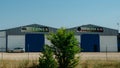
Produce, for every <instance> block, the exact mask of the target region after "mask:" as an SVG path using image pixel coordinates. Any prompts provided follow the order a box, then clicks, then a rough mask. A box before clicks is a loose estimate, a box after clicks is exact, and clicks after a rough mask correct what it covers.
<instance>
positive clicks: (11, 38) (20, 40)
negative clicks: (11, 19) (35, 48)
mask: <svg viewBox="0 0 120 68" xmlns="http://www.w3.org/2000/svg"><path fill="white" fill-rule="evenodd" d="M16 47H21V48H25V35H8V49H14V48H16Z"/></svg>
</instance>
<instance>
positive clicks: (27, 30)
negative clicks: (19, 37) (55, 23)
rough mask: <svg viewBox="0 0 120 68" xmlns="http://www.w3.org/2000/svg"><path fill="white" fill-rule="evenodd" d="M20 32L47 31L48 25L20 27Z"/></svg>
mask: <svg viewBox="0 0 120 68" xmlns="http://www.w3.org/2000/svg"><path fill="white" fill-rule="evenodd" d="M21 32H49V28H48V27H22V28H21Z"/></svg>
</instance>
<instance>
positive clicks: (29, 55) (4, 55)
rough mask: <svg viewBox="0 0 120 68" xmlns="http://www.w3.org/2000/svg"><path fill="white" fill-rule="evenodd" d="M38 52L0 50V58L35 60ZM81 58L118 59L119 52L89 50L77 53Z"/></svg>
mask: <svg viewBox="0 0 120 68" xmlns="http://www.w3.org/2000/svg"><path fill="white" fill-rule="evenodd" d="M39 55H40V53H1V52H0V59H5V60H24V59H29V60H37V59H38V58H39ZM78 56H80V57H81V59H82V60H88V59H90V60H96V59H98V60H120V52H119V53H118V52H116V53H105V52H100V53H99V52H98V53H91V52H89V53H88V52H86V53H85V52H84V53H80V54H78Z"/></svg>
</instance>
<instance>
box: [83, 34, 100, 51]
mask: <svg viewBox="0 0 120 68" xmlns="http://www.w3.org/2000/svg"><path fill="white" fill-rule="evenodd" d="M81 48H82V52H99V51H100V43H99V35H98V34H83V35H81Z"/></svg>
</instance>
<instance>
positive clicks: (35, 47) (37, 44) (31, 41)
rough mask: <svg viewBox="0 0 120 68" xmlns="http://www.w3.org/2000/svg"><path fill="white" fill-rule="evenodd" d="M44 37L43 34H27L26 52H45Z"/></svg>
mask: <svg viewBox="0 0 120 68" xmlns="http://www.w3.org/2000/svg"><path fill="white" fill-rule="evenodd" d="M43 45H44V35H43V34H26V45H25V51H26V52H40V51H42V50H43Z"/></svg>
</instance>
